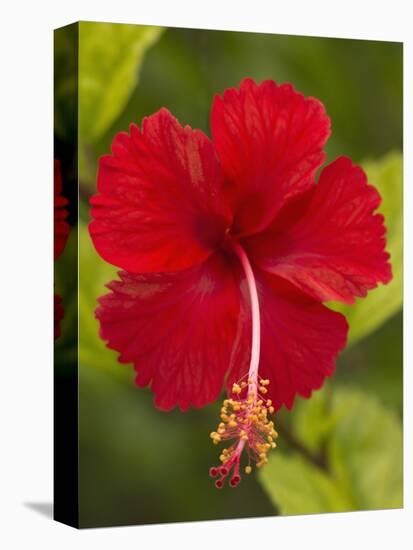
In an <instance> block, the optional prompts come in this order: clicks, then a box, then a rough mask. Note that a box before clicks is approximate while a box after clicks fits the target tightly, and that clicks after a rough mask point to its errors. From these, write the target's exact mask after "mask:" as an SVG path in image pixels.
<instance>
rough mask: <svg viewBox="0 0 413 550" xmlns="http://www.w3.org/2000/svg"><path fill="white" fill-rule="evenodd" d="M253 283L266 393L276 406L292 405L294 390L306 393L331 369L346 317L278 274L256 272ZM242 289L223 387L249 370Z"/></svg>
mask: <svg viewBox="0 0 413 550" xmlns="http://www.w3.org/2000/svg"><path fill="white" fill-rule="evenodd" d="M257 287H258V292H259V301H260V310H261V355H260V363H259V375H260V376H261V377H262V378H264V379H266V378H267V379H269V380H270V385H269V386H268V394H267V395H266V397H267V398H269V399H271V400H272V401H273V405H274V407H275V409H276V410H278V409H279V408H280V407H281V406H282V405H285V406H286V407H287V408H288V409H291V408H292V406H293V404H294V398H295V396H296V395H301V396H302V397H307V398H308V397H310V396H311V392H312V391H313V390H316V389H319V388H320V387H321V386H322V384H323V382H324V380H325V377H326V376H331V375H332V374H333V372H334V369H335V361H336V358H337V355H338V354H339V352H340V351H341V350H342V349H343V348H344V347H345V345H346V340H347V331H348V325H347V321H346V319H345V317H344V316H343V315H341V313H337V312H335V311H332V310H330V309H328V308H327V307H325V306H323V305H322V304H320V303H318V302H316V301H315V300H313V299H311V298H309V297H308V296H306V295H305V294H303V293H301V292H300V291H298V290H297V289H296V288H295V287H293V285H291V284H290V283H288V282H287V281H284V280H283V279H281V278H279V277H275V276H273V275H268V274H263V273H261V274H260V273H259V274H258V279H257ZM243 295H244V299H243V302H242V303H243V307H242V308H241V309H242V314H241V315H240V322H239V326H238V334H237V339H236V342H237V344H236V346H234V352H233V355H232V358H231V371H230V375H229V377H228V382H227V388H228V390H229V389H230V388H231V387H232V384H233V383H234V382H237V381H238V380H240V379H241V378H242V377H243V376H245V375H246V373H247V372H248V365H249V358H250V353H251V344H250V342H251V320H250V313H249V311H250V306H249V304H248V296H247V291H246V288H243ZM248 342H249V344H248Z"/></svg>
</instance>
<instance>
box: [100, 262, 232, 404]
mask: <svg viewBox="0 0 413 550" xmlns="http://www.w3.org/2000/svg"><path fill="white" fill-rule="evenodd" d="M228 261H229V260H226V259H225V258H223V257H220V256H218V255H213V256H211V258H210V259H209V260H207V262H205V263H204V264H203V265H201V266H197V267H194V268H191V269H189V270H186V271H183V272H179V273H169V274H165V273H163V274H149V275H138V274H132V273H127V272H120V274H119V275H120V278H121V280H120V281H112V282H111V283H110V284H109V285H108V287H109V288H110V289H111V291H112V292H111V293H109V294H107V295H105V296H103V297H102V298H100V300H99V301H100V306H99V307H98V309H97V311H96V316H97V318H98V319H99V321H100V325H101V330H100V334H101V337H102V338H103V339H104V340H107V342H108V347H109V348H111V349H114V350H116V351H118V352H120V356H119V361H120V362H121V363H133V364H134V366H135V370H136V371H137V377H136V383H137V385H139V386H142V387H143V386H147V385H148V384H150V385H151V389H152V391H153V392H154V393H155V404H156V405H157V406H158V407H159V408H161V409H164V410H169V409H171V408H173V407H174V406H175V405H178V406H179V407H180V408H181V409H182V410H187V409H188V407H189V406H190V405H191V404H192V405H194V406H195V407H202V406H204V405H206V404H207V403H209V402H211V401H214V400H215V399H216V398H217V397H218V395H219V392H220V390H221V388H222V385H223V381H224V375H225V372H226V371H227V369H228V367H229V360H230V354H231V348H232V346H233V341H234V337H235V332H236V327H237V316H238V312H239V303H240V294H239V289H238V287H237V285H236V281H235V279H234V277H233V275H232V272H231V267H230V265H229V264H228V263H227V262H228Z"/></svg>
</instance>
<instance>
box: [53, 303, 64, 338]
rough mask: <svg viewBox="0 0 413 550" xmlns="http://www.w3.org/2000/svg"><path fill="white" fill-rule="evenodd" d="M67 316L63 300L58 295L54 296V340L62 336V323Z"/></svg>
mask: <svg viewBox="0 0 413 550" xmlns="http://www.w3.org/2000/svg"><path fill="white" fill-rule="evenodd" d="M64 315H65V311H64V309H63V304H62V298H61V296H59V295H58V294H55V295H54V339H55V340H56V339H57V338H59V336H60V334H61V329H60V322H61V321H62V319H63V317H64Z"/></svg>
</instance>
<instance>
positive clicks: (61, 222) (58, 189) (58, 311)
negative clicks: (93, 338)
mask: <svg viewBox="0 0 413 550" xmlns="http://www.w3.org/2000/svg"><path fill="white" fill-rule="evenodd" d="M61 193H62V175H61V173H60V162H59V161H58V160H56V159H55V160H54V260H55V261H56V260H57V258H58V257H59V256H60V255H61V253H62V252H63V250H64V247H65V245H66V241H67V238H68V235H69V230H70V226H69V224H68V223H67V221H66V218H67V215H68V212H67V209H66V206H67V204H68V201H67V199H66V198H65V197H63V196H62V195H61ZM63 317H64V309H63V304H62V298H61V297H60V296H59V295H58V294H55V295H54V338H55V339H56V338H59V336H60V334H61V330H60V322H61V321H62V319H63Z"/></svg>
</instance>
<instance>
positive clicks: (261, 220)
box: [211, 78, 330, 235]
mask: <svg viewBox="0 0 413 550" xmlns="http://www.w3.org/2000/svg"><path fill="white" fill-rule="evenodd" d="M211 127H212V135H213V139H214V144H215V147H216V149H217V151H218V155H219V157H220V160H221V164H222V167H223V170H224V172H225V175H226V177H227V180H228V188H227V193H228V200H229V201H230V203H231V204H232V206H233V208H234V211H235V212H236V214H235V228H236V229H235V231H238V233H239V234H242V235H248V234H253V233H256V232H258V231H260V230H261V229H263V228H264V227H266V226H267V225H268V224H269V223H270V222H271V221H272V220H273V219H274V216H275V215H276V213H277V212H278V210H279V209H280V208H281V207H282V206H283V205H284V204H285V202H286V201H287V200H288V199H289V198H291V197H293V196H295V195H297V194H299V193H302V192H303V191H304V190H306V189H307V188H308V187H309V186H310V185H311V184H312V183H313V180H314V175H315V172H316V170H317V168H318V167H319V166H321V164H322V163H323V162H324V159H325V154H324V152H323V149H322V148H323V146H324V144H325V142H326V141H327V138H328V136H329V135H330V121H329V119H328V117H327V115H326V112H325V110H324V107H323V105H322V104H321V103H320V102H319V101H318V100H316V99H314V98H304V96H303V95H301V94H299V93H297V92H296V91H295V90H294V88H293V87H292V86H291V85H290V84H282V85H281V86H278V85H277V84H276V83H275V82H274V81H272V80H265V81H264V82H262V83H261V84H260V85H257V84H256V83H255V82H254V81H253V80H251V79H249V78H248V79H245V80H244V81H243V82H242V83H241V85H240V88H239V90H238V89H236V88H231V89H228V90H226V92H225V93H224V95H223V97H222V98H221V97H219V96H216V97H215V100H214V103H213V106H212V114H211Z"/></svg>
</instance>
